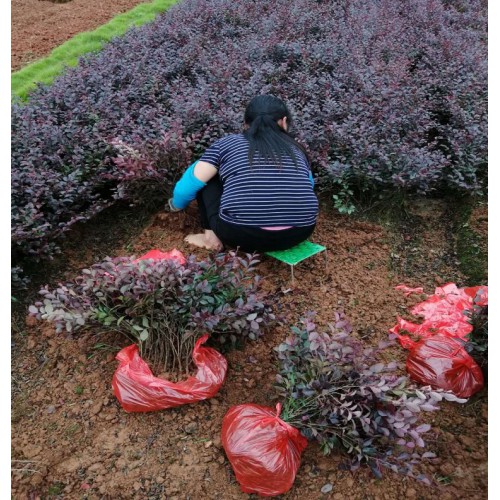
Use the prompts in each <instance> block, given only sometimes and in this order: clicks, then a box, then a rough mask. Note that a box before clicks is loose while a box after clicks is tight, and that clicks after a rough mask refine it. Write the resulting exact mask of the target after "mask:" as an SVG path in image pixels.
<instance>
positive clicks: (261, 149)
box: [243, 95, 310, 166]
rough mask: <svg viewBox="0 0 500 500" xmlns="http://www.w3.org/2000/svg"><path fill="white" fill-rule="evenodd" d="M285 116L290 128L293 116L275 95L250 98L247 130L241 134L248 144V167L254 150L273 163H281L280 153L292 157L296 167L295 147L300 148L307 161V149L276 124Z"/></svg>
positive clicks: (246, 121)
mask: <svg viewBox="0 0 500 500" xmlns="http://www.w3.org/2000/svg"><path fill="white" fill-rule="evenodd" d="M284 117H286V119H287V123H288V126H289V127H290V126H291V124H292V116H291V114H290V111H289V110H288V108H287V107H286V105H285V103H284V102H283V101H282V100H281V99H279V98H278V97H274V96H272V95H259V96H257V97H254V98H253V99H252V100H251V101H250V103H249V104H248V106H247V109H246V110H245V124H246V125H247V126H248V129H247V130H246V131H245V132H244V133H243V135H244V136H245V137H246V138H247V140H248V142H249V143H250V148H249V151H248V160H249V162H250V166H251V165H252V163H253V159H254V157H255V153H256V152H258V153H259V156H260V157H261V158H262V159H265V160H268V161H271V162H273V163H275V164H276V166H281V165H282V158H283V156H288V157H291V158H292V160H293V163H294V165H295V166H297V158H298V151H297V150H299V151H301V152H302V153H303V154H304V156H305V158H306V160H307V162H308V163H310V162H309V157H308V155H307V152H306V150H305V149H304V148H303V147H302V146H301V145H300V144H299V143H298V142H297V141H295V139H294V138H293V137H292V136H291V135H290V134H289V133H288V132H287V131H286V130H285V129H283V128H281V127H280V126H279V125H278V120H281V119H282V118H284Z"/></svg>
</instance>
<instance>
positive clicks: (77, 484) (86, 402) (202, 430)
mask: <svg viewBox="0 0 500 500" xmlns="http://www.w3.org/2000/svg"><path fill="white" fill-rule="evenodd" d="M426 203H427V202H425V203H424V205H425V204H426ZM416 210H417V213H419V212H418V207H417V209H416ZM442 213H443V212H442V207H441V206H440V205H439V204H438V205H436V207H435V210H434V211H433V216H432V217H431V216H430V215H429V216H426V217H423V218H422V219H421V231H420V234H422V235H423V240H422V241H420V242H419V244H417V243H415V242H412V246H410V247H408V248H404V247H401V248H400V250H398V251H399V252H400V258H399V259H398V261H397V262H398V263H400V262H403V261H404V262H406V260H405V259H406V258H407V256H408V255H410V254H417V253H419V254H420V253H421V252H423V253H424V254H425V255H431V254H430V253H429V252H430V249H429V248H430V247H429V245H432V246H433V247H432V249H433V250H434V253H432V255H434V256H435V259H436V260H433V261H432V263H431V264H432V265H429V266H428V268H427V269H424V267H423V263H424V262H425V259H424V258H420V257H418V258H416V262H417V263H418V266H416V267H415V266H413V267H412V266H409V267H408V266H402V267H400V266H395V265H394V261H393V258H392V257H391V254H392V253H394V251H395V250H394V241H395V240H399V239H401V241H404V240H405V238H404V235H397V234H395V233H393V232H390V231H389V230H388V229H387V228H385V227H383V226H380V225H377V224H374V223H367V222H362V221H359V220H354V219H352V218H347V217H341V216H339V215H336V214H334V213H330V212H329V211H328V209H326V208H323V211H322V215H321V216H320V219H319V223H318V227H317V230H316V232H315V234H314V236H313V238H312V239H313V241H316V242H318V243H321V244H324V245H325V246H327V247H328V249H329V259H328V267H326V268H325V262H324V260H323V258H322V257H321V256H317V257H315V258H312V259H311V260H309V261H306V262H304V263H302V264H300V265H298V266H297V269H296V283H295V286H294V287H292V286H291V285H290V281H289V279H290V271H289V269H288V268H287V267H286V266H285V265H282V264H279V263H276V262H275V261H273V260H271V259H269V258H263V259H262V262H261V263H260V264H259V265H258V272H259V274H260V275H262V276H263V277H264V287H265V289H266V290H268V291H272V292H277V291H281V299H280V306H279V307H280V310H281V312H282V313H284V314H285V315H286V317H287V320H288V322H289V325H287V326H280V327H277V328H275V329H273V330H271V331H269V332H268V333H267V334H266V335H265V336H264V337H263V338H262V339H261V340H260V341H256V342H250V343H248V344H247V345H246V346H245V348H244V350H242V351H233V352H231V353H229V354H228V355H227V358H228V361H229V370H228V375H227V379H226V381H225V383H224V385H223V387H222V389H221V391H220V393H219V394H218V395H217V397H216V398H213V399H211V400H209V401H203V402H200V403H197V404H195V405H188V406H184V407H180V408H177V409H170V410H165V411H159V412H153V413H143V414H127V413H125V412H124V411H123V410H122V409H121V408H120V406H119V404H118V402H117V400H116V398H115V397H114V395H113V391H112V388H111V379H112V376H113V372H114V370H115V368H116V366H117V363H116V361H114V353H115V352H116V350H118V349H119V348H121V347H124V346H125V345H127V344H128V342H127V341H126V340H125V339H123V338H121V337H118V336H116V334H111V333H105V332H102V331H99V330H91V331H87V332H86V333H82V334H80V335H79V337H78V339H77V340H69V339H65V338H63V337H61V336H55V335H54V333H53V330H52V328H51V326H50V325H47V324H44V323H43V322H33V321H27V322H26V324H25V325H22V326H21V327H20V328H19V331H18V332H16V333H15V335H14V342H15V346H14V350H13V357H12V370H13V371H12V373H13V389H12V397H13V403H12V419H13V423H12V458H13V460H14V461H13V465H12V467H13V469H14V470H13V474H12V497H13V498H15V499H25V498H50V497H52V498H56V497H57V498H68V499H70V498H71V499H72V498H88V499H97V498H113V499H115V498H136V499H145V498H147V499H163V498H168V499H171V500H175V499H178V500H181V499H192V500H194V499H245V498H252V497H251V496H249V495H246V494H243V493H241V491H240V489H239V486H238V484H237V482H236V481H235V478H234V475H233V473H232V470H231V466H230V464H229V463H228V461H227V459H226V457H225V455H224V452H223V450H222V448H221V440H220V429H221V422H222V418H223V416H224V414H225V413H226V412H227V410H228V409H229V408H230V407H231V406H233V405H236V404H240V403H248V402H253V403H258V404H263V405H268V406H274V405H275V404H276V402H277V401H276V396H275V392H274V390H273V382H274V378H275V375H276V371H277V365H276V359H275V357H274V354H273V347H275V346H276V345H278V344H279V343H280V341H281V340H282V339H283V338H284V337H285V336H286V335H287V332H288V328H289V326H290V325H291V324H293V323H294V322H295V321H296V320H297V319H298V318H299V317H300V316H301V315H302V314H303V313H304V312H305V311H307V310H312V309H313V310H316V311H317V313H318V315H317V323H318V324H326V323H328V321H330V320H331V319H332V317H333V313H334V311H335V310H337V309H338V308H339V307H343V308H344V310H345V312H346V314H347V316H348V317H349V318H350V320H351V322H352V323H353V326H354V330H355V334H356V335H358V336H359V337H361V338H362V339H363V340H364V341H365V342H366V343H367V344H373V343H374V342H376V341H377V340H379V339H381V338H385V336H386V334H387V330H388V329H389V328H390V327H391V326H393V325H394V323H395V319H396V316H397V315H398V314H400V315H401V314H403V315H404V314H405V312H406V311H407V310H408V306H410V305H412V304H414V303H415V302H416V300H417V299H416V298H411V297H410V298H405V297H404V296H403V294H401V293H400V292H397V291H395V290H394V286H395V285H397V284H399V283H401V282H404V283H406V284H408V285H410V286H420V285H423V286H424V288H425V291H426V292H432V291H433V286H435V285H436V284H437V283H438V282H440V281H442V280H443V279H444V278H446V280H448V279H453V280H454V281H455V282H456V283H457V284H459V285H463V284H466V283H464V281H463V280H464V277H463V276H461V275H460V274H459V273H458V271H456V269H455V270H454V268H453V266H452V265H451V264H450V260H449V259H446V258H445V257H444V256H445V254H446V249H445V248H444V247H443V244H442V243H440V242H443V241H446V238H445V237H444V236H445V234H444V231H445V229H444V224H442V221H441V219H440V216H441V215H442ZM181 217H182V216H180V215H178V214H168V215H158V216H157V217H155V218H153V220H152V222H151V223H150V224H149V225H148V226H147V227H146V228H145V229H144V230H143V231H142V233H140V234H139V236H138V237H134V239H133V241H132V242H130V240H127V241H128V242H127V243H125V242H124V243H123V246H122V247H121V248H119V249H116V247H115V249H114V250H113V255H130V254H135V255H141V253H143V252H146V251H147V250H150V249H152V248H160V249H162V250H168V249H171V248H174V247H175V248H178V249H179V250H181V251H184V252H186V253H190V252H191V249H189V248H187V247H186V244H185V243H184V242H183V237H184V236H185V234H187V233H188V232H191V231H193V230H194V229H196V227H195V223H193V220H192V219H189V218H188V220H187V222H188V224H187V226H186V227H184V228H183V227H182V223H181V222H182V221H181ZM89 227H90V226H88V225H87V226H85V227H84V229H82V230H81V231H82V232H81V233H79V234H78V238H76V241H77V243H75V247H74V251H73V253H72V255H73V258H72V259H69V260H70V261H71V262H72V264H71V266H70V267H71V271H68V272H71V273H73V275H74V274H75V273H76V272H77V271H78V270H79V269H81V268H82V267H85V266H88V265H89V264H91V263H92V262H93V261H95V259H96V255H99V256H100V252H98V251H96V250H94V247H93V245H92V242H91V241H88V239H87V240H86V239H85V238H86V237H88V235H89V232H90V229H89ZM101 231H103V232H104V231H105V228H102V229H101ZM413 248H415V249H416V250H412V249H413ZM195 253H196V254H197V255H198V256H199V257H203V256H205V255H207V254H208V251H204V250H199V251H198V250H197V251H196V252H195ZM439 256H443V258H442V259H441V260H439ZM451 262H452V263H453V260H451ZM401 269H403V270H404V269H408V270H409V271H411V272H408V273H407V274H404V273H402V272H401ZM469 284H470V283H469ZM98 344H100V345H101V348H99V349H98V348H97V346H98ZM103 344H104V345H105V346H104V347H103V346H102V345H103ZM391 354H392V355H393V357H394V358H395V359H398V360H401V361H402V360H404V358H405V352H404V351H403V350H402V349H401V348H399V347H394V348H392V350H391ZM255 360H257V362H255ZM487 417H488V414H487V393H486V390H483V391H482V392H481V393H479V394H477V395H475V396H474V397H473V398H471V399H470V400H469V402H468V403H466V404H465V405H458V404H452V403H446V404H444V405H443V406H442V410H441V411H439V412H437V413H435V414H426V418H425V421H426V422H428V423H431V424H432V425H433V430H434V434H433V435H432V436H431V437H430V438H428V439H427V441H428V444H429V449H430V450H431V451H434V452H436V453H437V454H438V458H437V459H435V460H433V463H429V464H427V465H426V466H425V467H424V471H425V472H426V473H427V474H428V476H429V477H431V478H433V479H434V480H435V481H436V482H437V484H438V486H436V487H434V488H429V487H427V486H425V485H422V484H420V483H417V482H415V481H413V480H410V479H408V478H405V477H402V476H399V475H396V474H394V473H392V472H386V473H385V474H384V477H383V479H382V480H376V479H375V478H374V477H373V476H372V475H371V473H370V472H369V471H367V470H363V469H362V470H360V471H358V472H356V473H354V474H353V473H350V472H345V471H340V470H338V465H339V464H340V462H341V457H340V456H339V455H334V456H331V457H323V456H322V455H321V454H320V452H319V448H318V446H317V445H315V444H310V445H309V446H308V448H307V449H306V451H305V453H304V455H303V459H302V464H301V467H300V469H299V471H298V475H297V478H296V481H295V483H294V486H293V488H292V489H291V490H290V492H289V493H287V494H285V495H283V496H282V497H281V498H283V499H290V500H291V499H300V500H317V499H319V498H333V499H334V500H341V499H347V498H348V499H359V500H362V499H363V500H368V499H370V500H378V499H383V500H393V499H399V498H409V499H430V498H440V499H444V500H452V499H456V498H463V499H485V498H487ZM23 469H24V470H23ZM327 483H331V484H332V485H333V490H332V491H331V492H330V493H329V494H327V495H323V494H322V493H321V492H320V490H321V488H322V487H323V486H324V485H325V484H327Z"/></svg>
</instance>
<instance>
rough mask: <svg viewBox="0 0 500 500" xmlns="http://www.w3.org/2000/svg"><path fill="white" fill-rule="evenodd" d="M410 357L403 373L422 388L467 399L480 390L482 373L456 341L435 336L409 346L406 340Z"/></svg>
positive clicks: (482, 383)
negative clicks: (425, 386)
mask: <svg viewBox="0 0 500 500" xmlns="http://www.w3.org/2000/svg"><path fill="white" fill-rule="evenodd" d="M406 342H407V344H406V345H407V346H408V348H409V349H410V353H409V355H408V358H407V360H406V370H407V371H408V374H409V375H410V377H411V378H412V379H413V380H415V381H417V382H419V383H421V384H423V385H430V386H432V387H434V388H440V389H444V390H448V391H451V392H453V394H455V396H458V397H460V398H469V397H470V396H472V395H473V394H475V393H476V392H478V391H480V390H481V389H482V388H483V386H484V379H483V372H482V370H481V368H480V367H479V366H478V364H477V363H476V362H475V361H474V360H473V359H472V358H471V356H470V355H469V354H468V353H467V352H466V351H465V349H464V348H463V347H462V345H461V344H460V342H459V341H457V340H454V339H451V338H449V337H443V336H441V335H436V336H434V337H431V338H426V339H422V340H420V341H418V342H413V341H412V340H410V339H408V338H407V339H406Z"/></svg>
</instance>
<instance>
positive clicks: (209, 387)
mask: <svg viewBox="0 0 500 500" xmlns="http://www.w3.org/2000/svg"><path fill="white" fill-rule="evenodd" d="M207 339H208V335H203V337H201V338H199V339H198V340H197V341H196V344H195V346H194V349H193V360H194V362H195V364H196V366H197V367H198V372H197V373H196V376H194V377H189V378H188V379H187V380H184V381H183V382H178V383H173V382H169V381H168V380H164V379H161V378H157V377H155V376H154V375H153V374H152V372H151V370H150V369H149V366H148V365H147V363H146V362H145V361H144V360H143V359H142V358H141V357H140V356H139V350H138V348H137V346H136V345H135V344H133V345H131V346H128V347H125V348H124V349H122V350H121V351H120V352H119V353H118V354H117V355H116V359H117V360H118V361H119V362H120V364H119V366H118V368H117V369H116V371H115V374H114V375H113V382H112V385H113V390H114V393H115V396H116V397H117V398H118V401H120V404H121V405H122V408H123V409H124V410H125V411H127V412H139V411H154V410H164V409H166V408H173V407H175V406H180V405H184V404H187V403H195V402H196V401H201V400H203V399H209V398H211V397H213V396H214V395H215V394H217V392H218V391H219V389H220V387H221V385H222V384H223V382H224V379H225V378H226V371H227V360H226V358H225V357H224V356H223V355H222V354H220V353H219V352H217V351H216V350H215V349H212V348H211V347H202V344H204V343H205V342H206V341H207Z"/></svg>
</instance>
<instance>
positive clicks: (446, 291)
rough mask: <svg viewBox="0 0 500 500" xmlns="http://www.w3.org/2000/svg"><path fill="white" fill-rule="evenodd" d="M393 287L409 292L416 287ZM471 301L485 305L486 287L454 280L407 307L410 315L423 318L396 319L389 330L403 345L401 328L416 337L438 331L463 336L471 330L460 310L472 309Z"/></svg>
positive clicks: (486, 300)
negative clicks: (416, 320)
mask: <svg viewBox="0 0 500 500" xmlns="http://www.w3.org/2000/svg"><path fill="white" fill-rule="evenodd" d="M396 289H398V290H403V291H405V292H409V293H411V291H412V290H416V289H411V288H408V287H406V286H405V285H398V286H397V287H396ZM405 295H406V293H405ZM476 296H477V298H476ZM474 300H475V303H476V304H478V305H481V306H483V305H487V304H488V287H487V286H477V287H470V288H457V286H456V285H455V284H454V283H447V284H446V285H444V286H442V287H437V288H436V290H435V292H434V295H431V296H429V297H428V298H427V300H425V301H423V302H420V303H418V304H417V305H416V306H415V307H413V309H412V310H411V313H412V314H413V315H414V316H421V317H423V319H424V321H423V322H422V323H420V324H417V323H412V322H410V321H406V320H404V319H402V318H398V323H397V325H396V326H395V327H394V328H392V329H391V330H390V332H391V333H394V334H396V335H397V336H398V337H399V338H400V342H401V345H403V347H405V345H404V341H402V340H401V337H400V335H399V332H400V331H401V330H405V331H407V332H409V333H412V334H414V335H417V336H418V337H432V336H434V335H436V334H440V335H446V336H448V337H458V338H460V339H465V338H466V336H467V335H468V334H469V333H470V332H472V328H473V327H472V325H471V324H470V323H469V317H468V316H466V315H465V314H464V312H465V311H467V310H470V309H472V308H473V305H474Z"/></svg>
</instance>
